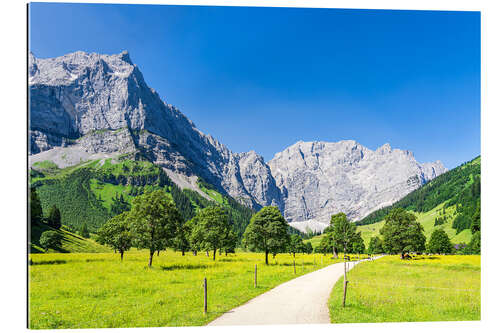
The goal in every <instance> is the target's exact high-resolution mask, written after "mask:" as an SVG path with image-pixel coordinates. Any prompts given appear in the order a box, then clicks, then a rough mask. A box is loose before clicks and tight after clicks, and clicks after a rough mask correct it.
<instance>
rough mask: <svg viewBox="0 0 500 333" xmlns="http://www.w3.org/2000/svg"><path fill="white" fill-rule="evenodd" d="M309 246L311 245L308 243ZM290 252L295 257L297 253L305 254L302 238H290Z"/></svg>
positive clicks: (294, 236) (296, 236)
mask: <svg viewBox="0 0 500 333" xmlns="http://www.w3.org/2000/svg"><path fill="white" fill-rule="evenodd" d="M308 244H309V243H308ZM288 252H290V253H291V254H293V256H294V257H295V253H299V252H302V253H304V252H305V244H304V242H303V241H302V237H300V236H299V235H292V236H290V243H289V245H288Z"/></svg>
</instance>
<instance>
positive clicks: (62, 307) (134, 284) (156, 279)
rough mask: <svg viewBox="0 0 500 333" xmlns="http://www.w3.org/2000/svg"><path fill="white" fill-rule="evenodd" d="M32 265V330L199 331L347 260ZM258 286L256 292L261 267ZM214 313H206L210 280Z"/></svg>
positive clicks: (92, 260) (51, 258)
mask: <svg viewBox="0 0 500 333" xmlns="http://www.w3.org/2000/svg"><path fill="white" fill-rule="evenodd" d="M30 258H31V260H32V261H33V264H32V265H30V266H29V300H30V302H29V326H30V328H35V329H45V328H47V329H49V328H97V327H159V326H198V325H204V324H207V323H208V322H210V321H212V320H213V319H215V318H216V317H218V316H220V315H222V314H223V313H224V312H225V311H228V310H230V309H232V308H234V307H236V306H239V305H241V304H243V303H245V302H247V301H248V300H250V299H251V298H253V297H255V296H257V295H259V294H261V293H263V292H266V291H268V290H270V289H271V288H273V287H275V286H277V285H278V284H281V283H283V282H285V281H288V280H290V279H293V278H295V277H297V276H300V275H302V274H305V273H309V272H311V271H314V270H317V269H319V268H322V267H324V266H327V265H330V264H332V263H335V262H338V261H340V260H339V259H337V260H333V259H331V258H330V257H329V256H323V255H320V254H314V255H301V254H298V255H297V257H296V271H297V274H296V275H294V271H293V258H292V256H291V255H289V254H279V255H277V256H276V259H272V256H270V265H269V266H266V265H265V264H264V255H263V254H260V253H241V252H238V253H236V254H229V255H228V256H227V257H226V256H224V255H222V256H219V255H217V260H216V261H215V262H214V261H213V260H212V259H211V258H210V257H206V256H205V254H204V253H199V254H198V255H197V256H193V255H192V254H191V253H187V254H186V255H185V256H184V257H183V256H182V255H181V254H180V253H174V252H173V251H170V250H169V251H167V252H161V253H160V256H159V257H158V256H156V255H155V256H154V259H153V267H152V268H148V267H147V261H148V252H147V251H137V250H135V251H129V252H126V253H125V257H124V260H123V262H120V259H119V254H114V253H99V254H77V253H68V254H64V253H59V254H32V255H30ZM256 264H257V267H258V287H257V288H254V285H253V283H254V282H253V278H254V267H255V265H256ZM204 277H206V278H207V280H208V314H207V315H204V314H203V278H204Z"/></svg>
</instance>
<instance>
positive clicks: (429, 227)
mask: <svg viewBox="0 0 500 333" xmlns="http://www.w3.org/2000/svg"><path fill="white" fill-rule="evenodd" d="M445 204H446V203H442V204H440V205H437V206H436V207H434V208H433V209H431V210H430V211H428V212H425V213H415V212H411V213H413V214H415V216H416V217H417V221H418V222H420V224H422V226H423V227H424V235H425V237H426V239H427V241H428V240H429V239H430V237H431V235H432V232H433V231H434V230H435V229H443V230H444V231H445V232H446V233H447V234H448V237H450V240H451V242H452V243H453V244H458V243H469V242H470V240H471V238H472V232H471V231H470V229H466V230H463V231H462V232H460V233H458V234H457V231H456V230H455V229H453V228H452V224H453V219H454V217H455V216H456V213H455V207H454V206H451V207H448V208H446V214H444V215H441V214H440V212H441V211H442V210H443V206H444V205H445ZM443 216H446V217H447V221H446V222H445V223H444V224H442V225H438V226H434V219H435V218H436V217H443ZM384 224H385V220H382V221H380V222H377V223H373V224H367V225H363V226H358V228H357V230H358V231H361V237H362V238H363V240H364V241H365V245H366V246H367V247H368V245H369V243H370V239H371V238H372V237H374V236H380V229H381V228H382V227H383V226H384Z"/></svg>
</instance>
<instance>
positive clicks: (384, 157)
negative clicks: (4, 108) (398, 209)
mask: <svg viewBox="0 0 500 333" xmlns="http://www.w3.org/2000/svg"><path fill="white" fill-rule="evenodd" d="M28 70H29V77H28V82H29V92H30V96H29V101H30V119H29V121H30V131H29V134H30V141H29V144H30V147H29V153H30V158H29V161H30V165H31V164H33V163H35V162H37V161H45V160H50V161H53V162H55V163H56V164H57V165H58V166H59V167H67V166H71V165H76V164H79V163H82V162H83V161H86V160H92V159H102V158H108V157H114V158H115V157H123V156H129V157H130V158H132V159H146V160H149V161H151V162H153V163H154V164H156V165H158V166H161V167H162V168H163V169H164V170H165V171H166V173H167V174H168V176H169V178H171V179H172V180H173V181H174V182H175V183H177V184H178V185H179V186H180V187H181V188H186V187H187V188H191V189H193V190H196V191H198V192H199V193H200V194H201V195H204V196H206V193H204V192H202V191H200V189H199V187H198V180H199V177H201V178H202V179H203V180H204V181H205V182H208V183H210V184H212V185H214V186H215V188H216V189H217V190H218V191H220V192H221V193H224V194H228V195H230V196H232V197H234V198H235V199H237V200H238V201H240V202H242V203H244V204H246V205H247V206H250V207H253V208H255V209H258V208H260V207H261V206H267V205H276V206H278V207H279V208H280V210H281V211H282V212H283V213H284V216H285V218H286V219H287V220H288V221H289V222H292V225H293V226H295V227H296V228H298V229H301V230H305V229H306V227H309V228H311V229H312V230H322V229H323V228H324V227H325V226H326V224H325V223H327V222H328V219H329V216H330V215H331V214H333V213H337V212H339V211H343V212H345V213H346V214H348V216H349V217H350V218H351V219H353V220H356V219H359V218H362V217H364V216H365V215H367V214H368V213H370V212H371V211H373V210H375V209H377V208H380V207H383V206H385V205H389V204H391V203H393V202H394V201H396V200H398V199H400V198H401V197H403V196H404V195H406V194H407V193H409V192H410V191H412V190H414V189H416V188H418V187H420V186H421V185H422V184H424V183H426V182H427V181H429V180H430V179H432V178H434V177H436V176H438V175H439V174H441V173H443V172H444V171H445V170H446V169H445V168H444V167H443V165H442V164H441V163H440V162H435V163H425V164H420V163H418V162H417V161H415V158H414V157H413V155H412V153H410V152H408V151H403V150H399V149H392V148H391V147H390V146H389V145H384V146H382V147H380V148H379V149H377V150H376V151H371V150H369V149H367V148H366V147H363V146H362V145H360V144H358V143H356V142H354V141H341V142H337V143H328V142H298V143H296V144H294V145H293V146H291V147H289V148H287V149H286V150H284V151H283V152H280V153H277V154H276V155H275V157H274V158H273V159H272V160H271V161H269V162H268V163H266V162H265V161H264V159H263V158H262V157H261V156H259V155H258V154H257V153H255V152H254V151H250V152H247V153H233V152H231V151H230V150H229V149H228V148H227V147H226V146H224V145H223V144H221V143H220V142H218V141H217V140H216V139H214V138H213V137H211V136H210V135H207V134H204V133H202V132H201V131H200V130H199V129H197V128H196V126H195V125H194V123H193V122H192V121H191V120H189V119H188V118H187V117H186V116H184V115H183V114H182V113H181V112H180V111H179V110H178V109H177V108H176V107H174V106H172V105H170V104H167V103H165V102H164V101H162V100H161V98H160V97H159V95H158V94H157V93H156V92H155V91H154V90H153V89H152V88H150V87H149V86H148V85H147V84H146V82H145V80H144V78H143V76H142V74H141V72H140V70H139V69H138V67H137V66H136V65H134V64H133V62H132V61H131V59H130V56H129V54H128V53H127V52H122V53H120V54H117V55H101V54H95V53H85V52H75V53H71V54H67V55H64V56H61V57H57V58H50V59H39V58H36V57H35V56H34V55H33V54H30V55H29V68H28Z"/></svg>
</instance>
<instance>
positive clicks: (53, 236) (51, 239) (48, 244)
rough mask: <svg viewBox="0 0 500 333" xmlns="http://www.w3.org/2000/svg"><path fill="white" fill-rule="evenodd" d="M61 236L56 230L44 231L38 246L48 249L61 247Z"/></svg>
mask: <svg viewBox="0 0 500 333" xmlns="http://www.w3.org/2000/svg"><path fill="white" fill-rule="evenodd" d="M61 241H62V236H61V235H60V234H59V233H58V232H56V231H52V230H50V231H44V232H43V233H42V235H41V236H40V246H41V247H43V248H44V249H45V251H47V250H48V249H58V248H60V247H61V245H62V243H61Z"/></svg>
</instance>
